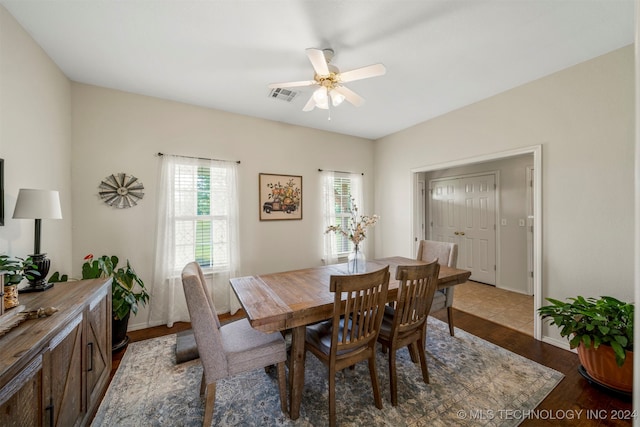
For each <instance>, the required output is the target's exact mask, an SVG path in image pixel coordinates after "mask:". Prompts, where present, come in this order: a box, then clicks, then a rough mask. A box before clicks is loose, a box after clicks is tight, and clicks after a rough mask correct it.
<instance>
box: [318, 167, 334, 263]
mask: <svg viewBox="0 0 640 427" xmlns="http://www.w3.org/2000/svg"><path fill="white" fill-rule="evenodd" d="M320 174H321V177H322V195H323V197H322V209H323V215H322V217H323V218H324V221H323V223H322V232H323V233H324V232H325V230H326V229H327V227H329V226H330V225H333V224H335V223H336V207H335V196H334V189H333V187H334V182H335V181H334V179H333V177H334V173H333V172H329V171H322V172H321V173H320ZM336 252H337V250H336V239H335V238H334V236H333V233H324V250H323V254H322V261H323V262H324V264H325V265H328V264H335V263H336V262H337V261H338V259H337V257H336Z"/></svg>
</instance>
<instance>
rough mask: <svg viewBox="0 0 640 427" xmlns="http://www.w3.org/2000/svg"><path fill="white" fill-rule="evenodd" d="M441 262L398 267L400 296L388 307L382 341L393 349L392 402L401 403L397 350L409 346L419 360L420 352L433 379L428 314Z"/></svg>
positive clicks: (426, 372)
mask: <svg viewBox="0 0 640 427" xmlns="http://www.w3.org/2000/svg"><path fill="white" fill-rule="evenodd" d="M439 271H440V265H439V264H438V260H435V261H433V262H431V263H429V264H426V265H412V266H408V265H404V266H403V265H400V266H398V268H397V269H396V280H399V281H400V284H399V286H398V299H397V302H396V304H395V307H392V306H387V307H386V308H385V313H384V317H383V319H382V325H381V326H380V334H379V335H378V341H379V342H380V343H381V344H382V345H383V348H388V349H389V382H390V383H391V404H392V405H393V406H397V405H398V376H397V372H396V351H398V350H399V349H401V348H402V347H404V346H407V348H408V349H409V352H410V354H411V355H412V357H411V359H412V360H413V361H414V362H416V361H417V360H415V356H414V354H415V353H417V356H418V358H419V359H420V367H421V369H422V379H423V380H424V382H425V383H429V369H428V368H427V356H426V353H425V343H426V336H427V316H428V315H429V310H430V309H431V304H432V302H433V295H434V292H435V290H436V287H437V286H438V273H439Z"/></svg>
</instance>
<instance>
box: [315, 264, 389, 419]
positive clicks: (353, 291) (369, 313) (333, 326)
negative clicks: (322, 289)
mask: <svg viewBox="0 0 640 427" xmlns="http://www.w3.org/2000/svg"><path fill="white" fill-rule="evenodd" d="M329 289H330V290H331V292H333V293H334V304H333V316H332V318H331V320H327V321H325V322H320V323H317V324H314V325H311V326H309V327H307V336H306V350H308V351H310V352H311V353H312V354H314V355H315V356H316V357H317V358H318V359H320V360H321V361H322V362H323V363H324V364H325V365H327V366H328V367H329V425H330V426H335V424H336V396H335V391H336V390H335V386H336V385H335V376H336V372H337V371H340V370H342V369H344V368H347V367H350V366H353V365H355V364H356V363H358V362H360V361H362V360H367V361H368V364H369V375H370V376H371V386H372V388H373V398H374V401H375V405H376V407H377V408H378V409H382V397H381V395H380V385H379V383H378V374H377V372H376V354H375V347H376V339H377V337H378V332H379V331H380V324H381V322H382V316H383V314H384V306H385V303H386V301H387V292H388V290H389V266H386V267H384V268H382V269H380V270H377V271H373V272H370V273H364V274H356V275H349V276H331V278H330V280H329Z"/></svg>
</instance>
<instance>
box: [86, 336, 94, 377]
mask: <svg viewBox="0 0 640 427" xmlns="http://www.w3.org/2000/svg"><path fill="white" fill-rule="evenodd" d="M87 347H89V369H87V372H91V371H93V343H92V342H90V343H88V344H87Z"/></svg>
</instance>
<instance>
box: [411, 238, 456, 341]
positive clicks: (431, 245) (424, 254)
mask: <svg viewBox="0 0 640 427" xmlns="http://www.w3.org/2000/svg"><path fill="white" fill-rule="evenodd" d="M416 259H418V260H419V261H426V262H431V261H433V260H434V259H438V263H439V264H440V265H446V266H447V267H453V268H456V265H457V263H458V244H457V243H451V242H437V241H435V240H421V241H420V245H419V246H418V255H417V256H416ZM454 288H455V286H447V287H446V288H445V289H437V290H436V292H435V294H434V296H433V305H432V306H431V311H432V312H435V311H438V310H442V309H443V308H445V307H446V308H447V321H448V323H449V334H450V335H451V336H454V334H455V329H454V326H453V291H454Z"/></svg>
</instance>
